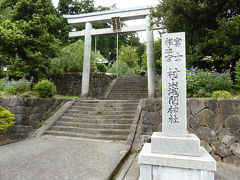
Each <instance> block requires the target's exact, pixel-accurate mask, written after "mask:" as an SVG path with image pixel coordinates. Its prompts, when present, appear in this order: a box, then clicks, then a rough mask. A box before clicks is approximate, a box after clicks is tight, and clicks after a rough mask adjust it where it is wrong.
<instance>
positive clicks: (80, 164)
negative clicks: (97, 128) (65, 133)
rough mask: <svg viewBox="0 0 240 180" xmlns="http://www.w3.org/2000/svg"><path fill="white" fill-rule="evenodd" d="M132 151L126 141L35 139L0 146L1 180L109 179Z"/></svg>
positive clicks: (44, 137)
mask: <svg viewBox="0 0 240 180" xmlns="http://www.w3.org/2000/svg"><path fill="white" fill-rule="evenodd" d="M128 148H129V146H128V145H126V144H125V143H123V142H106V141H84V140H72V139H62V138H55V137H46V136H43V137H41V138H32V139H28V140H24V141H20V142H17V143H12V144H9V145H4V146H0V179H1V180H105V179H107V178H108V176H109V175H110V174H111V173H112V172H113V170H114V169H115V167H116V166H117V165H118V163H119V162H120V160H121V159H122V157H123V156H124V154H125V152H126V151H127V150H128Z"/></svg>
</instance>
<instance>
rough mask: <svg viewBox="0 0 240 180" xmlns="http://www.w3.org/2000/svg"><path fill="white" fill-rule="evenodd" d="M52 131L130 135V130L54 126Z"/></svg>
mask: <svg viewBox="0 0 240 180" xmlns="http://www.w3.org/2000/svg"><path fill="white" fill-rule="evenodd" d="M50 130H53V131H68V132H77V133H90V134H113V135H128V134H129V133H130V130H129V129H90V128H79V127H70V126H52V127H51V128H50Z"/></svg>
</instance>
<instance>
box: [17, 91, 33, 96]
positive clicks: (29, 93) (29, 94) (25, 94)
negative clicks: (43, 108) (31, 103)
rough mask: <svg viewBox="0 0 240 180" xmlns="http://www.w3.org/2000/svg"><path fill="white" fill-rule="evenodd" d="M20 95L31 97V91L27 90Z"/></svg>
mask: <svg viewBox="0 0 240 180" xmlns="http://www.w3.org/2000/svg"><path fill="white" fill-rule="evenodd" d="M19 96H20V97H31V92H30V91H28V92H24V93H22V94H20V95H19Z"/></svg>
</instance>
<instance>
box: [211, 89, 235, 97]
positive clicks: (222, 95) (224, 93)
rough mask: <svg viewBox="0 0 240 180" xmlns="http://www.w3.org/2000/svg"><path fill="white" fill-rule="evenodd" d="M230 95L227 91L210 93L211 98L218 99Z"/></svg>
mask: <svg viewBox="0 0 240 180" xmlns="http://www.w3.org/2000/svg"><path fill="white" fill-rule="evenodd" d="M231 97H232V95H231V94H230V93H229V92H228V91H214V92H213V93H212V98H215V99H218V98H221V99H224V98H231Z"/></svg>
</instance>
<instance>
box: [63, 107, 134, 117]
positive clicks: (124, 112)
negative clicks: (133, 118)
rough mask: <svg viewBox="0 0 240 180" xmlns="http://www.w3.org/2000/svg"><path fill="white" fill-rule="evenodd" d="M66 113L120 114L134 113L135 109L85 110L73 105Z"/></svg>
mask: <svg viewBox="0 0 240 180" xmlns="http://www.w3.org/2000/svg"><path fill="white" fill-rule="evenodd" d="M67 112H68V113H73V114H81V115H83V114H88V115H99V116H101V115H121V114H135V110H132V111H111V110H109V111H108V110H105V111H87V110H81V109H79V108H77V109H74V108H73V107H72V108H70V109H68V110H67Z"/></svg>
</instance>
